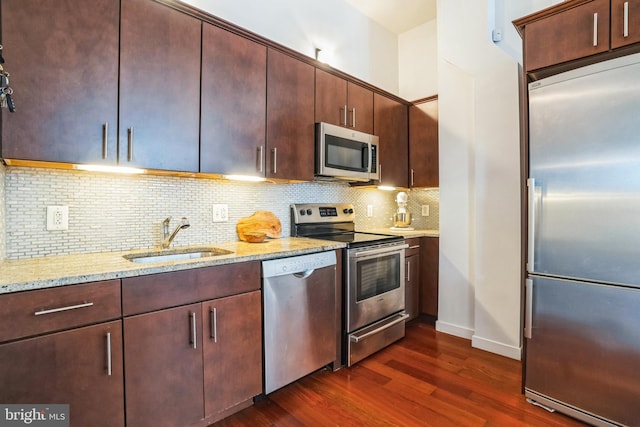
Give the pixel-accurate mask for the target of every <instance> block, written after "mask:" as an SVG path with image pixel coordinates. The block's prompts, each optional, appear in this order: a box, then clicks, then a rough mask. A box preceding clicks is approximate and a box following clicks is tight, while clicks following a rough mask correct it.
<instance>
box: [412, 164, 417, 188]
mask: <svg viewBox="0 0 640 427" xmlns="http://www.w3.org/2000/svg"><path fill="white" fill-rule="evenodd" d="M415 172H416V171H415V170H413V168H411V186H412V187H413V185H414V183H415V179H414V178H415V174H416V173H415Z"/></svg>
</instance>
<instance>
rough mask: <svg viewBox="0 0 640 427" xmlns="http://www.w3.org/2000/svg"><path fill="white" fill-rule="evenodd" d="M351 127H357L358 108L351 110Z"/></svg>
mask: <svg viewBox="0 0 640 427" xmlns="http://www.w3.org/2000/svg"><path fill="white" fill-rule="evenodd" d="M351 127H354V128H355V127H356V107H353V110H351Z"/></svg>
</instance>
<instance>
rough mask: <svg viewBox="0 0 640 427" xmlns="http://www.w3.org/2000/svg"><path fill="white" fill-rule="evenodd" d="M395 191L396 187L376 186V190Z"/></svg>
mask: <svg viewBox="0 0 640 427" xmlns="http://www.w3.org/2000/svg"><path fill="white" fill-rule="evenodd" d="M395 189H396V187H390V186H388V185H379V186H378V190H384V191H393V190H395Z"/></svg>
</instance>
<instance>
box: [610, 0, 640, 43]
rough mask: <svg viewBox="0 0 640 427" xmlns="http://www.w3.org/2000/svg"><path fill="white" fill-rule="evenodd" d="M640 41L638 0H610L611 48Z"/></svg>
mask: <svg viewBox="0 0 640 427" xmlns="http://www.w3.org/2000/svg"><path fill="white" fill-rule="evenodd" d="M638 42H640V1H638V0H611V48H613V49H615V48H617V47H622V46H626V45H629V44H632V43H638Z"/></svg>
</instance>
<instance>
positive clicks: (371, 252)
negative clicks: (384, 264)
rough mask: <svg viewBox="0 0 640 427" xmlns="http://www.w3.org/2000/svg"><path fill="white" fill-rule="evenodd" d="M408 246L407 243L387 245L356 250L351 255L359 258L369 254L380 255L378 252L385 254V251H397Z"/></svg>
mask: <svg viewBox="0 0 640 427" xmlns="http://www.w3.org/2000/svg"><path fill="white" fill-rule="evenodd" d="M408 247H409V245H407V244H404V245H395V246H387V247H384V248H379V249H371V250H366V251H361V252H356V253H354V254H353V256H354V257H356V258H360V257H363V256H371V255H380V254H385V253H393V252H398V251H399V250H400V249H406V248H408Z"/></svg>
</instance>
